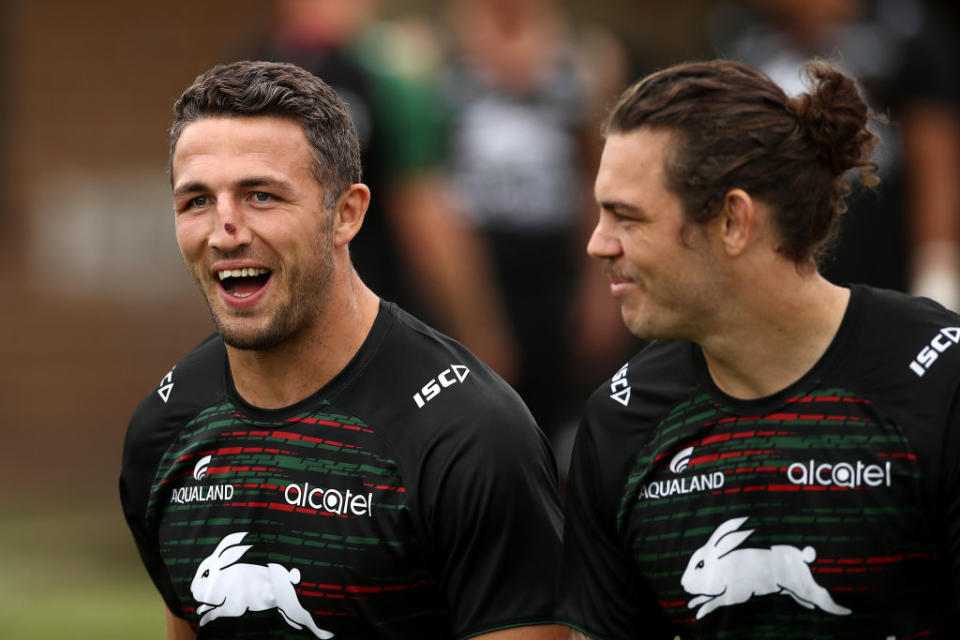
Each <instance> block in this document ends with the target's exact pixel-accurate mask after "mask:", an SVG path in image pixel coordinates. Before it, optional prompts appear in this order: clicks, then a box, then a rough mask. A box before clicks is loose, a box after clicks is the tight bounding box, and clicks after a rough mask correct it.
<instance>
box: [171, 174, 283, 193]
mask: <svg viewBox="0 0 960 640" xmlns="http://www.w3.org/2000/svg"><path fill="white" fill-rule="evenodd" d="M235 186H236V187H238V188H241V189H249V188H250V187H274V188H276V189H284V190H288V191H289V190H290V189H291V188H292V186H291V184H290V183H289V182H287V181H286V180H279V179H277V178H271V177H268V176H251V177H249V178H244V179H243V180H240V181H238V182H236V183H235ZM208 191H210V187H208V186H207V185H205V184H204V183H202V182H188V183H187V184H185V185H182V186H179V187H177V188H176V189H174V191H173V197H175V198H178V197H181V196H186V195H190V194H193V193H202V192H208Z"/></svg>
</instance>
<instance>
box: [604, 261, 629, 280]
mask: <svg viewBox="0 0 960 640" xmlns="http://www.w3.org/2000/svg"><path fill="white" fill-rule="evenodd" d="M603 275H605V276H606V277H607V278H609V279H610V280H632V279H633V278H632V277H631V276H630V274H629V273H627V272H626V271H624V270H623V269H619V268H617V267H616V266H614V265H613V263H610V262H607V263H606V264H604V265H603Z"/></svg>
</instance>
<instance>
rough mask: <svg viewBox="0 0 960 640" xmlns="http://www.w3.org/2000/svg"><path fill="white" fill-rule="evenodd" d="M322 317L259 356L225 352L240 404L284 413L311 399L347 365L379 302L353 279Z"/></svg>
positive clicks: (368, 326) (330, 302) (353, 277)
mask: <svg viewBox="0 0 960 640" xmlns="http://www.w3.org/2000/svg"><path fill="white" fill-rule="evenodd" d="M349 278H350V282H349V284H347V283H344V284H345V285H346V286H342V287H335V289H339V291H340V295H339V296H334V297H333V299H332V300H330V301H328V304H326V305H324V308H323V317H322V318H316V319H315V322H314V323H312V325H311V326H310V327H309V328H308V329H307V330H306V331H304V332H303V334H302V335H298V336H297V337H296V338H294V339H291V340H288V341H287V342H284V343H283V344H281V345H279V346H277V347H275V348H273V349H269V350H265V351H248V350H241V349H236V348H233V347H230V346H229V345H228V346H227V357H228V359H229V362H230V371H231V374H232V376H233V383H234V386H235V387H236V389H237V393H239V394H240V397H242V398H243V399H244V400H246V401H247V402H249V403H250V404H252V405H254V406H256V407H260V408H263V409H279V408H283V407H288V406H290V405H292V404H295V403H297V402H299V401H301V400H303V399H305V398H308V397H309V396H311V395H312V394H314V393H315V392H316V391H317V390H319V389H320V388H322V387H323V386H324V385H326V384H327V383H328V382H330V381H331V380H332V379H333V378H334V377H335V376H336V375H337V374H338V373H340V371H342V370H343V368H344V367H346V366H347V364H348V363H349V362H350V360H352V359H353V357H354V356H355V355H356V353H357V351H359V349H360V347H361V346H362V345H363V342H364V340H366V338H367V335H368V334H369V333H370V329H371V328H372V327H373V323H374V320H376V317H377V313H378V312H379V308H380V300H379V298H378V297H377V296H376V295H375V294H374V293H373V292H372V291H370V289H368V288H367V287H366V286H365V285H364V284H363V282H361V281H360V279H359V277H358V276H357V275H356V274H355V273H351V274H350V276H349Z"/></svg>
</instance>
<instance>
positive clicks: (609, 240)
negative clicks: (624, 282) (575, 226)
mask: <svg viewBox="0 0 960 640" xmlns="http://www.w3.org/2000/svg"><path fill="white" fill-rule="evenodd" d="M609 217H610V216H609V215H607V214H605V213H603V212H601V213H600V219H599V220H598V221H597V226H595V227H594V228H593V233H592V234H590V240H589V241H588V242H587V253H588V254H589V255H590V256H591V257H593V258H612V257H615V256H618V255H620V253H621V251H622V248H621V246H620V241H619V240H618V239H617V237H616V235H615V234H613V233H612V230H611V228H610V226H611V222H610V221H609Z"/></svg>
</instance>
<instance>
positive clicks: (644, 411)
mask: <svg viewBox="0 0 960 640" xmlns="http://www.w3.org/2000/svg"><path fill="white" fill-rule="evenodd" d="M958 343H960V317H958V316H957V315H956V314H953V313H951V312H948V311H946V310H945V309H943V308H942V307H940V306H939V305H937V304H935V303H932V302H930V301H928V300H915V299H910V298H908V297H907V296H904V295H902V294H895V293H893V292H887V291H881V290H877V289H870V288H867V287H854V288H853V289H852V294H851V299H850V304H849V307H848V309H847V312H846V315H845V317H844V320H843V322H842V324H841V327H840V329H839V332H838V333H837V336H836V337H835V339H834V340H833V342H832V344H831V345H830V347H829V348H828V350H827V351H826V353H825V354H824V355H823V357H822V358H821V359H820V361H819V362H818V363H817V365H816V366H815V367H814V368H813V369H812V370H811V371H810V372H809V373H808V374H807V375H805V376H804V377H803V378H802V379H800V380H799V381H797V382H796V383H795V384H793V385H791V386H790V387H789V388H787V389H785V390H783V391H782V392H780V393H777V394H776V395H774V396H771V397H767V398H763V399H759V400H756V401H742V400H737V399H734V398H732V397H729V396H727V395H725V394H724V393H722V392H721V391H720V390H719V389H718V388H717V387H716V386H715V385H714V384H713V382H712V380H711V378H710V376H709V374H708V372H707V370H706V366H705V363H704V360H703V356H702V352H701V351H700V349H699V347H697V346H695V345H693V344H691V343H688V342H682V341H661V342H654V343H652V344H651V345H650V346H649V347H648V348H647V349H645V350H644V351H642V352H641V353H640V354H639V355H638V356H636V357H635V358H634V359H633V360H631V361H630V362H629V363H628V364H626V365H624V366H623V368H621V369H620V370H619V371H618V372H617V373H616V375H614V376H613V378H611V379H610V380H608V381H607V382H606V383H605V384H604V385H603V386H601V387H600V389H599V390H597V391H596V392H595V393H594V395H593V396H592V397H591V399H590V401H589V404H588V409H587V412H586V415H585V417H584V420H583V424H582V426H581V429H580V432H579V434H578V438H577V443H576V447H575V452H574V459H573V463H572V470H571V479H570V484H569V488H568V509H567V520H566V528H565V538H564V556H563V570H562V580H561V584H562V587H561V591H562V595H561V603H560V619H561V620H562V621H564V622H567V623H569V624H571V625H573V626H574V627H576V628H579V629H581V630H583V631H585V632H586V633H588V634H590V635H591V636H594V637H597V638H606V639H617V640H619V639H625V638H648V637H649V638H669V639H674V638H681V639H682V640H688V639H692V638H738V639H739V638H777V639H786V638H804V639H808V638H880V639H888V638H896V639H903V638H920V637H927V636H930V635H936V634H938V633H943V632H945V630H946V626H947V625H948V624H949V623H948V617H949V615H950V614H949V612H950V611H951V610H955V609H956V606H957V604H958V603H960V395H958V394H960V391H958V389H960V344H958Z"/></svg>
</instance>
